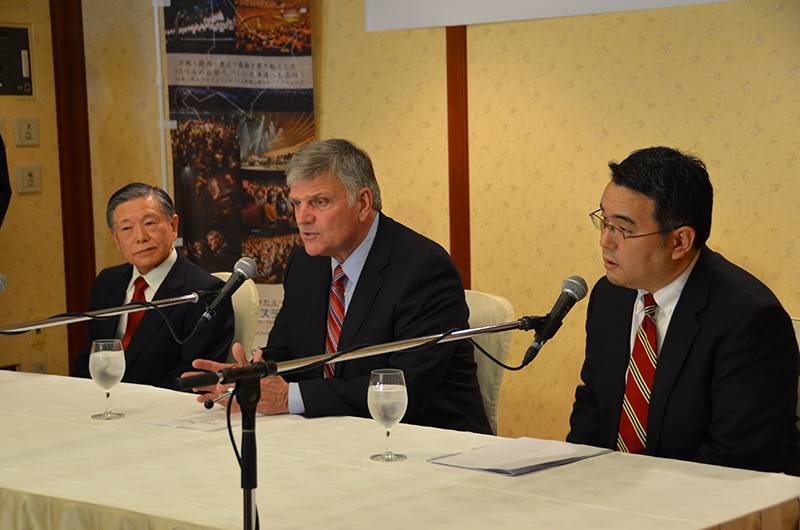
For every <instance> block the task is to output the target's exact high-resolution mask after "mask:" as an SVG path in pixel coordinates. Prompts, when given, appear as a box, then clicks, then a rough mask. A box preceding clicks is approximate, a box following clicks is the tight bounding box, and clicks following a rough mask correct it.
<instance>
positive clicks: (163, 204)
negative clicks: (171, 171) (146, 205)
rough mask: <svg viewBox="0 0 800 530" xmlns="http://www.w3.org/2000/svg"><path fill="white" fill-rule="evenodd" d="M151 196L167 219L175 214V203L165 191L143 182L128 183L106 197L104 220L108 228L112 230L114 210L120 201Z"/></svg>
mask: <svg viewBox="0 0 800 530" xmlns="http://www.w3.org/2000/svg"><path fill="white" fill-rule="evenodd" d="M150 196H153V197H154V198H155V199H156V202H157V203H158V207H159V209H160V210H161V212H162V213H163V214H164V215H166V216H167V219H169V220H172V218H173V216H174V215H175V205H174V204H173V203H172V199H170V197H169V195H168V194H167V192H166V191H164V190H162V189H161V188H158V187H156V186H151V185H150V184H145V183H143V182H134V183H133V184H128V185H127V186H125V187H124V188H122V189H120V190H117V191H116V192H115V193H114V195H112V196H111V198H110V199H108V206H106V222H107V223H108V228H110V229H111V230H114V211H115V210H116V209H117V206H119V205H120V204H122V203H125V202H128V201H132V200H134V199H146V198H147V197H150Z"/></svg>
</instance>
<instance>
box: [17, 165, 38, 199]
mask: <svg viewBox="0 0 800 530" xmlns="http://www.w3.org/2000/svg"><path fill="white" fill-rule="evenodd" d="M17 191H18V192H19V193H41V192H42V166H40V165H39V164H17Z"/></svg>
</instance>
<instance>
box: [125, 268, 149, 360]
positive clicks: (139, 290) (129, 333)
mask: <svg viewBox="0 0 800 530" xmlns="http://www.w3.org/2000/svg"><path fill="white" fill-rule="evenodd" d="M133 285H134V288H135V289H134V291H133V298H131V302H144V300H145V298H144V290H145V289H147V281H146V280H145V279H144V276H139V277H138V278H136V281H134V282H133ZM143 316H144V311H136V312H135V313H128V326H127V327H126V328H125V336H124V337H122V349H125V348H127V347H128V343H129V342H130V341H131V337H133V332H134V331H136V326H138V325H139V321H141V320H142V317H143Z"/></svg>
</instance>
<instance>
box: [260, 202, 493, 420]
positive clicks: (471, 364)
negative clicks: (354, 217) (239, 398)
mask: <svg viewBox="0 0 800 530" xmlns="http://www.w3.org/2000/svg"><path fill="white" fill-rule="evenodd" d="M330 263H331V258H329V257H325V256H317V257H311V256H309V255H308V254H307V253H306V251H305V248H300V249H299V250H298V251H297V252H296V253H295V254H294V255H293V256H292V258H291V259H290V262H289V265H288V267H287V269H286V277H285V280H284V284H283V285H284V291H285V296H284V300H283V306H282V307H281V310H280V312H279V313H278V316H277V317H276V319H275V326H274V327H273V329H272V331H270V334H269V342H268V344H267V351H265V353H264V357H265V358H270V357H271V358H273V359H275V360H276V361H283V360H289V359H298V358H303V357H309V356H313V355H321V354H323V353H325V334H326V329H327V327H326V326H327V315H328V297H329V293H330V285H331V265H330ZM468 315H469V310H468V309H467V304H466V301H465V298H464V286H463V283H462V282H461V276H460V275H459V274H458V270H457V269H456V266H455V264H454V263H453V260H452V259H451V258H450V256H449V255H448V254H447V252H445V250H444V249H443V248H442V247H441V246H439V245H438V244H436V243H434V242H433V241H431V240H429V239H427V238H425V237H423V236H421V235H419V234H417V233H416V232H413V231H412V230H410V229H408V228H406V227H405V226H403V225H401V224H399V223H396V222H395V221H393V220H392V219H390V218H389V217H386V216H384V215H383V214H381V215H380V221H379V224H378V232H377V235H376V237H375V241H374V243H373V245H372V248H371V250H370V252H369V256H368V257H367V260H366V263H365V264H364V269H363V270H362V272H361V276H360V277H359V280H358V285H357V286H356V290H355V292H354V293H353V298H352V300H351V302H350V304H349V307H348V310H347V314H346V315H345V319H344V323H343V325H342V331H341V335H340V337H339V349H340V350H344V349H347V348H350V347H351V346H355V345H366V344H373V345H374V344H383V343H387V342H393V341H397V340H403V339H411V338H416V337H422V336H428V335H435V334H439V333H444V332H447V331H450V330H453V329H464V328H466V327H467V317H468ZM389 367H391V368H400V369H401V370H403V372H404V374H405V379H406V385H407V388H408V408H407V410H406V414H405V417H404V418H403V421H404V422H405V423H413V424H417V425H427V426H433V427H443V428H447V429H456V430H465V431H474V432H479V433H487V434H491V428H490V427H489V421H488V420H487V418H486V412H485V410H484V408H483V401H482V399H481V394H480V388H479V386H478V379H477V375H476V374H477V366H476V364H475V360H474V358H473V353H472V345H471V344H470V343H469V342H468V341H465V340H464V341H453V342H448V343H445V344H439V345H436V346H433V347H429V348H427V349H424V350H421V351H404V352H395V353H391V354H384V355H379V356H372V357H366V358H363V359H355V360H348V361H345V362H341V363H339V364H337V365H336V377H335V378H333V379H323V378H322V368H318V369H317V370H315V371H313V372H303V373H300V374H297V375H294V376H286V375H285V374H282V375H285V379H287V380H288V381H297V382H299V384H300V392H301V394H302V396H303V403H304V405H305V408H306V412H305V414H306V416H310V417H313V416H333V415H349V416H362V417H369V410H368V408H367V387H368V386H369V375H370V372H371V371H372V370H374V369H377V368H389Z"/></svg>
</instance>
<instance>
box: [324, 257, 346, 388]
mask: <svg viewBox="0 0 800 530" xmlns="http://www.w3.org/2000/svg"><path fill="white" fill-rule="evenodd" d="M345 278H347V276H346V275H345V273H344V271H343V270H342V266H341V265H337V266H336V269H335V270H334V271H333V283H332V284H331V303H330V307H329V308H328V334H327V335H326V337H325V352H326V353H327V354H329V355H330V354H332V353H335V352H336V351H337V348H338V344H339V335H340V334H341V332H342V322H344V280H345ZM335 364H336V363H327V364H325V368H324V373H325V377H333V376H334V374H335V367H334V365H335Z"/></svg>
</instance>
